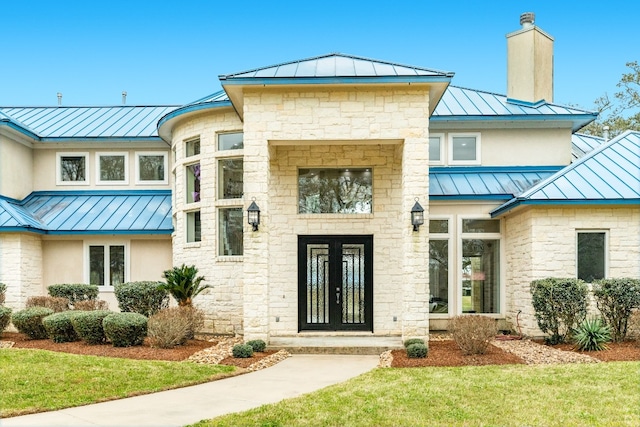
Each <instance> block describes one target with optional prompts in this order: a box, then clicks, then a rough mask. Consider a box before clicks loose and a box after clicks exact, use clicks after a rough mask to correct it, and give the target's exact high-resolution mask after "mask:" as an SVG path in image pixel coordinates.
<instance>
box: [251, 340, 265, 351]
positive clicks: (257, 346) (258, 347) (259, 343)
mask: <svg viewBox="0 0 640 427" xmlns="http://www.w3.org/2000/svg"><path fill="white" fill-rule="evenodd" d="M247 345H250V346H251V348H252V349H253V351H255V352H257V353H262V352H263V351H265V349H266V348H267V343H266V342H264V341H263V340H251V341H247Z"/></svg>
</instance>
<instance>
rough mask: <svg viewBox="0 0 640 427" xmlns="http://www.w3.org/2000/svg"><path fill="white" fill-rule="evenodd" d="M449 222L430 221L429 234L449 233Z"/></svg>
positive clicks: (441, 220)
mask: <svg viewBox="0 0 640 427" xmlns="http://www.w3.org/2000/svg"><path fill="white" fill-rule="evenodd" d="M448 232H449V220H447V219H430V220H429V233H448Z"/></svg>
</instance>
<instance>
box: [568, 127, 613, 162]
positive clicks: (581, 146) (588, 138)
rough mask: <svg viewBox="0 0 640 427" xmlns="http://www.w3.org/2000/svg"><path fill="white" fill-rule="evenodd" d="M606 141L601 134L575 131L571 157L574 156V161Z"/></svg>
mask: <svg viewBox="0 0 640 427" xmlns="http://www.w3.org/2000/svg"><path fill="white" fill-rule="evenodd" d="M604 143H605V140H604V138H601V137H599V136H593V135H585V134H582V133H574V134H573V135H571V157H572V158H573V161H576V160H578V159H580V158H582V157H584V156H586V155H587V154H589V153H590V152H592V151H593V150H595V149H596V148H598V147H599V146H601V145H602V144H604Z"/></svg>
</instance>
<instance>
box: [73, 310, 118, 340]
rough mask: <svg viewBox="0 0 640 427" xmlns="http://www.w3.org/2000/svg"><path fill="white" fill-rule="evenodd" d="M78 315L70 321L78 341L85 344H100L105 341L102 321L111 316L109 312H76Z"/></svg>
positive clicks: (111, 312)
mask: <svg viewBox="0 0 640 427" xmlns="http://www.w3.org/2000/svg"><path fill="white" fill-rule="evenodd" d="M77 313H78V314H77V315H76V316H75V317H74V318H73V319H71V323H72V325H73V329H74V330H75V331H76V334H78V336H79V337H80V339H81V340H82V341H84V342H86V343H87V344H102V343H104V342H105V341H106V340H107V337H106V336H105V334H104V327H103V326H102V321H103V320H104V318H105V317H107V316H109V315H110V314H113V311H109V310H94V311H78V312H77Z"/></svg>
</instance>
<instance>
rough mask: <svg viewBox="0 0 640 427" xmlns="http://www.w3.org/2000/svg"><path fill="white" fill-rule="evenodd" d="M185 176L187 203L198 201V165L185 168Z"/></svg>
mask: <svg viewBox="0 0 640 427" xmlns="http://www.w3.org/2000/svg"><path fill="white" fill-rule="evenodd" d="M185 176H186V178H187V203H196V202H199V201H200V197H201V194H200V163H193V164H191V165H187V166H186V173H185Z"/></svg>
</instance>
